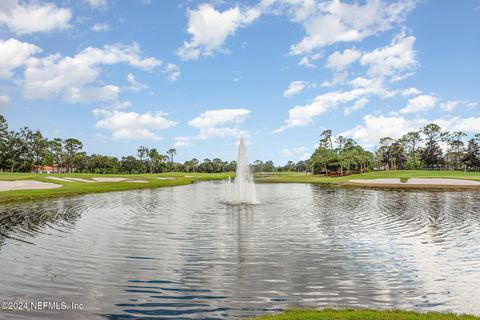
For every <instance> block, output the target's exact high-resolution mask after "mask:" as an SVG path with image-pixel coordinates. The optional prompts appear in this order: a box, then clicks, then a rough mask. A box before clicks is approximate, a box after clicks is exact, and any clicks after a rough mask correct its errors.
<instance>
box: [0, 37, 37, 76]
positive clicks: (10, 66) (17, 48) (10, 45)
mask: <svg viewBox="0 0 480 320" xmlns="http://www.w3.org/2000/svg"><path fill="white" fill-rule="evenodd" d="M41 51H42V50H41V49H40V48H39V47H37V46H35V45H33V44H30V43H28V42H21V41H18V40H16V39H13V38H10V39H8V40H5V41H3V40H0V78H3V79H9V78H11V77H12V76H13V72H14V71H15V69H17V68H19V67H22V66H23V65H24V64H25V62H26V61H27V60H28V59H29V58H30V57H31V56H32V55H33V54H35V53H38V52H41Z"/></svg>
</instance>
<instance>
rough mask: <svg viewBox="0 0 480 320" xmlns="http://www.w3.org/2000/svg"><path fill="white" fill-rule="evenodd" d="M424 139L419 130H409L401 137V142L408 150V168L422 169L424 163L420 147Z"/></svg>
mask: <svg viewBox="0 0 480 320" xmlns="http://www.w3.org/2000/svg"><path fill="white" fill-rule="evenodd" d="M422 141H423V139H422V136H421V134H420V132H419V131H410V132H407V133H406V134H405V135H404V136H403V137H402V138H401V139H400V143H402V144H403V146H404V148H405V149H406V150H407V163H406V168H407V169H420V168H421V166H422V164H421V161H420V155H419V149H420V143H421V142H422Z"/></svg>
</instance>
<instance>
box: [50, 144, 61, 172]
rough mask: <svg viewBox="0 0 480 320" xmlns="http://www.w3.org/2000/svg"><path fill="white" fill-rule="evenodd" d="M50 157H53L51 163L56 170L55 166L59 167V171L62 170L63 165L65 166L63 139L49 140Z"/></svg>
mask: <svg viewBox="0 0 480 320" xmlns="http://www.w3.org/2000/svg"><path fill="white" fill-rule="evenodd" d="M47 152H48V154H49V156H48V158H49V159H51V161H52V162H51V165H52V167H53V169H54V171H55V168H57V171H59V172H60V171H61V167H63V166H64V161H63V158H64V157H63V156H64V153H63V140H62V139H60V138H55V139H53V140H50V141H48V151H47Z"/></svg>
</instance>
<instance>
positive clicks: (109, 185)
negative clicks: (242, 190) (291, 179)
mask: <svg viewBox="0 0 480 320" xmlns="http://www.w3.org/2000/svg"><path fill="white" fill-rule="evenodd" d="M234 175H235V174H234V173H185V172H169V173H163V174H132V175H129V174H87V173H85V174H84V173H75V174H35V173H0V181H1V180H3V181H14V180H36V181H42V182H50V183H56V184H60V185H62V187H61V188H56V189H43V190H12V191H1V192H0V203H7V202H16V201H28V200H37V199H47V198H58V197H68V196H76V195H82V194H89V193H101V192H112V191H126V190H134V189H146V188H160V187H171V186H179V185H187V184H190V183H193V182H195V181H203V180H221V179H227V178H228V176H232V177H233V176H234ZM48 176H55V177H59V178H64V177H74V178H83V179H88V180H91V179H92V178H105V177H112V178H113V177H115V178H127V179H129V180H145V181H147V182H146V183H144V182H143V183H135V182H125V181H123V182H94V183H87V182H73V181H72V182H66V181H57V180H53V179H48V178H47V177H48ZM160 177H164V178H175V180H161V179H158V178H160Z"/></svg>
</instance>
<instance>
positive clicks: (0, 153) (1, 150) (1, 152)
mask: <svg viewBox="0 0 480 320" xmlns="http://www.w3.org/2000/svg"><path fill="white" fill-rule="evenodd" d="M7 140H8V123H7V120H5V118H4V117H3V116H2V115H1V114H0V172H3V169H4V168H5V167H6V165H7V164H6V161H7Z"/></svg>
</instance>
